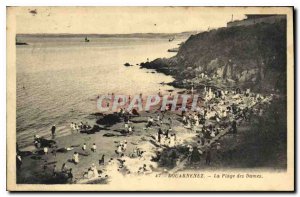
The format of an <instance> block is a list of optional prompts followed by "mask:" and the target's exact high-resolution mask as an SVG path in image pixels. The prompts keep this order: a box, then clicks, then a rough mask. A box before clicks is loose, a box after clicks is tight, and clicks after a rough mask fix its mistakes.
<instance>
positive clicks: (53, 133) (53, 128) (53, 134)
mask: <svg viewBox="0 0 300 197" xmlns="http://www.w3.org/2000/svg"><path fill="white" fill-rule="evenodd" d="M55 130H56V127H55V125H53V126H52V128H51V134H52V137H54V136H55Z"/></svg>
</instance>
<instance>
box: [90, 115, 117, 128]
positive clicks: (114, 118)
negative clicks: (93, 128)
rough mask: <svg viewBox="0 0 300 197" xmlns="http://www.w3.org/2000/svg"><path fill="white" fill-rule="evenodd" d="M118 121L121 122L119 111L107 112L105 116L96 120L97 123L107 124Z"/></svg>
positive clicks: (110, 124)
mask: <svg viewBox="0 0 300 197" xmlns="http://www.w3.org/2000/svg"><path fill="white" fill-rule="evenodd" d="M118 122H121V118H120V117H119V115H118V114H117V113H113V114H107V115H105V116H104V117H103V118H101V119H98V120H97V121H96V123H97V124H100V125H106V126H112V125H114V124H116V123H118Z"/></svg>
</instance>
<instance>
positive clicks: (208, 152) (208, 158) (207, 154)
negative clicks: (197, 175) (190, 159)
mask: <svg viewBox="0 0 300 197" xmlns="http://www.w3.org/2000/svg"><path fill="white" fill-rule="evenodd" d="M210 162H211V152H210V149H208V150H207V151H206V158H205V163H206V165H210Z"/></svg>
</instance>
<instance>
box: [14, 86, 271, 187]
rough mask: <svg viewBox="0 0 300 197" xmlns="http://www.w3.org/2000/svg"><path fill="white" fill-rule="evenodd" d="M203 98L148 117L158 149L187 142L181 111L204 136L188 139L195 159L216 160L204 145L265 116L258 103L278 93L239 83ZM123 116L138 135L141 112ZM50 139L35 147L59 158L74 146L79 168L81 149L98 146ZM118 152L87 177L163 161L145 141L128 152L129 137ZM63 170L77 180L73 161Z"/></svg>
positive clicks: (187, 125)
mask: <svg viewBox="0 0 300 197" xmlns="http://www.w3.org/2000/svg"><path fill="white" fill-rule="evenodd" d="M203 98H204V99H203V100H204V102H202V103H201V105H199V106H198V110H197V111H188V110H187V109H185V110H182V113H181V115H178V114H175V113H173V114H172V113H171V114H172V115H168V116H167V118H165V117H166V116H165V114H166V111H168V110H169V109H170V107H169V108H167V109H166V110H164V111H160V110H158V111H157V112H155V113H154V114H151V115H149V116H148V117H147V120H146V123H145V127H144V131H145V132H148V131H150V130H154V131H155V135H153V136H152V137H153V138H154V139H155V143H156V145H157V149H160V151H158V152H162V150H161V149H172V148H173V149H175V148H176V147H177V146H182V145H184V142H183V140H182V139H180V137H178V135H180V133H178V131H176V129H175V130H174V125H173V124H174V122H175V121H176V124H178V121H177V120H178V119H176V118H175V117H178V116H179V117H180V118H179V122H180V124H181V125H179V126H180V127H181V128H184V129H185V130H186V131H188V132H190V133H191V134H195V135H194V136H196V137H198V142H199V143H198V144H199V146H198V147H197V146H194V145H191V144H185V145H186V148H187V149H188V152H189V153H188V155H187V156H188V158H189V160H190V161H193V160H197V158H198V156H197V154H199V155H204V156H205V163H206V164H207V165H210V164H211V160H212V154H211V150H210V148H206V149H205V148H203V147H204V146H206V147H208V146H209V145H210V142H211V141H212V140H213V139H214V138H216V137H217V136H219V134H220V133H222V132H225V131H226V132H229V133H232V134H237V133H238V124H239V122H240V121H250V119H251V116H252V115H253V114H257V115H260V116H262V115H263V110H262V109H261V108H258V107H256V105H257V104H262V103H269V102H270V101H271V100H272V95H270V96H262V95H260V94H255V93H252V92H251V91H250V89H247V90H246V91H244V92H242V91H241V90H240V89H238V88H237V89H235V90H226V91H224V90H219V89H216V90H212V88H207V87H205V88H204V93H203ZM118 115H119V116H120V117H121V118H122V119H123V125H124V127H123V131H124V132H125V134H127V135H131V134H133V133H134V131H135V128H134V123H133V122H132V121H131V118H132V117H133V116H135V112H127V111H126V110H125V109H122V108H121V109H120V111H119V113H118ZM177 126H178V125H177ZM70 128H71V130H72V131H74V132H80V131H81V130H88V129H91V126H90V125H89V124H88V123H85V124H84V123H83V122H80V123H79V124H76V123H74V122H72V123H71V124H70ZM51 135H52V137H53V138H54V137H55V135H56V126H55V125H53V126H52V127H51ZM45 140H46V139H44V138H42V137H40V136H38V135H35V136H34V145H35V147H36V148H37V149H42V152H43V154H44V155H48V154H49V153H52V154H53V155H55V157H56V152H59V151H62V149H63V151H74V152H73V156H72V158H71V159H70V160H71V163H73V164H75V166H74V167H73V168H76V166H77V165H78V164H79V163H80V161H81V154H87V155H89V154H90V153H89V151H91V153H96V152H97V145H96V144H95V143H93V144H92V145H91V147H90V149H89V148H88V147H87V144H86V143H83V144H82V145H81V150H82V151H83V153H80V152H79V151H80V150H74V147H65V148H61V149H59V150H58V149H57V147H56V146H55V143H54V142H55V141H50V140H46V141H45ZM148 141H150V140H148ZM217 147H218V148H220V144H218V146H217ZM147 151H148V150H147ZM115 153H116V155H115V156H113V157H112V158H110V159H109V161H107V162H105V161H104V155H103V156H102V158H101V159H99V165H101V166H103V168H102V170H98V169H97V166H96V165H95V164H94V163H92V164H91V166H90V167H89V168H88V169H87V171H86V172H84V174H83V178H84V179H94V178H107V177H109V176H110V174H111V173H110V171H111V172H112V171H113V169H117V171H118V172H122V173H125V174H149V173H151V172H152V171H153V168H154V167H153V166H155V165H157V164H155V163H153V162H152V160H153V158H155V157H156V156H157V155H151V154H150V153H147V152H146V151H145V150H143V149H141V148H140V147H139V146H136V147H134V148H133V150H132V151H128V142H127V140H121V141H119V142H118V144H117V146H116V150H115ZM196 153H197V154H196ZM94 155H95V154H94ZM114 157H115V158H114ZM21 165H22V157H21V156H20V155H17V168H18V169H19V168H20V167H21ZM58 174H63V175H64V177H67V179H68V180H69V181H74V180H73V172H72V168H68V167H67V163H64V164H63V165H62V168H61V170H60V171H58V170H57V169H56V165H54V169H53V176H58Z"/></svg>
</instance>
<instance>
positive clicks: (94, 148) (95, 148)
mask: <svg viewBox="0 0 300 197" xmlns="http://www.w3.org/2000/svg"><path fill="white" fill-rule="evenodd" d="M96 150H97V146H96V144H95V143H94V144H93V146H92V151H93V152H96Z"/></svg>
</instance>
